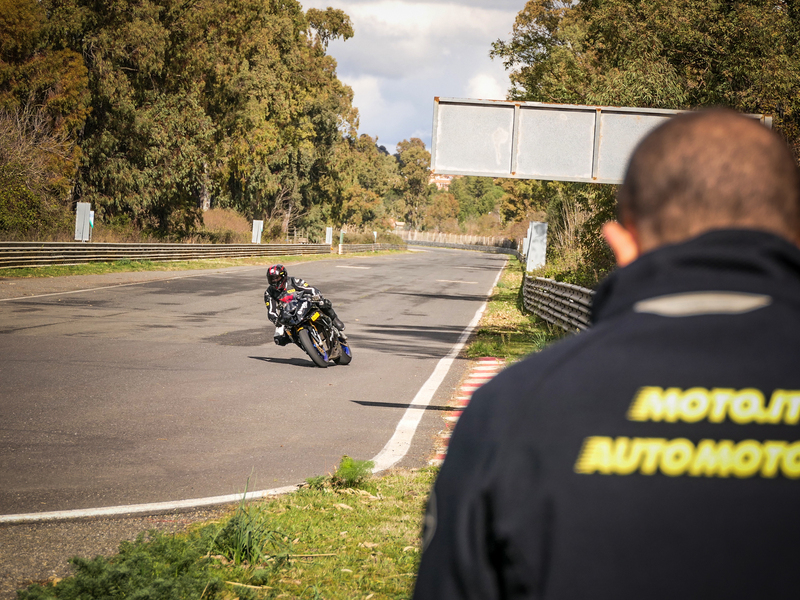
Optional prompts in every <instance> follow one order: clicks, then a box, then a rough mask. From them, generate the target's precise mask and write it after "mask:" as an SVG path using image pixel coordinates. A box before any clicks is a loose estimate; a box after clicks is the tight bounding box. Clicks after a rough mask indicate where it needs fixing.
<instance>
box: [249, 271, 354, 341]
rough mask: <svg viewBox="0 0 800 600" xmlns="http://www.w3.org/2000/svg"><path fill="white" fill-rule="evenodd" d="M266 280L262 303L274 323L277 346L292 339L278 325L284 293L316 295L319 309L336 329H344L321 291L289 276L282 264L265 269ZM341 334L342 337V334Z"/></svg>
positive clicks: (297, 278)
mask: <svg viewBox="0 0 800 600" xmlns="http://www.w3.org/2000/svg"><path fill="white" fill-rule="evenodd" d="M267 282H268V283H269V286H268V287H267V289H266V290H264V304H266V306H267V317H268V318H269V320H270V321H272V322H273V323H274V324H275V337H274V339H275V343H276V344H278V345H279V346H285V345H286V344H288V343H289V342H291V341H292V338H291V337H289V334H288V333H286V329H285V327H284V326H283V325H278V319H279V317H280V316H281V310H282V308H281V303H280V298H281V296H283V295H284V294H286V293H295V294H303V295H309V296H318V297H319V302H320V310H321V311H322V312H323V313H325V315H326V316H328V317H329V318H330V320H331V321H333V324H334V326H335V327H336V329H338V330H339V331H340V332H341V331H343V330H344V323H342V321H341V320H340V319H339V317H338V316H336V311H334V310H333V305H332V304H331V301H330V300H328V299H326V298H323V297H322V293H321V292H320V291H319V290H318V289H317V288H315V287H312V286H310V285H308V284H307V283H306V282H305V281H303V280H302V279H300V278H299V277H289V274H288V273H287V272H286V267H284V266H283V265H281V264H278V265H272V266H271V267H270V268H269V269H267ZM341 335H342V337H344V334H341Z"/></svg>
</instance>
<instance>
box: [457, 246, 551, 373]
mask: <svg viewBox="0 0 800 600" xmlns="http://www.w3.org/2000/svg"><path fill="white" fill-rule="evenodd" d="M523 275H524V270H523V267H522V265H521V264H520V262H519V261H518V260H517V259H516V258H511V259H510V260H509V262H508V266H507V267H506V269H504V270H503V274H502V275H501V276H500V280H499V281H498V282H497V286H496V287H495V288H494V290H493V292H492V297H491V298H490V300H489V303H488V305H487V307H486V312H485V313H484V315H483V318H482V319H481V322H480V325H479V327H478V330H477V332H476V333H475V336H474V338H473V340H472V341H471V342H470V343H469V344H468V345H467V347H466V349H465V351H464V353H465V355H466V356H467V358H480V357H481V356H494V357H496V358H504V359H506V360H507V361H509V362H513V361H515V360H518V359H520V358H522V357H523V356H526V355H528V354H530V353H531V352H538V351H539V350H541V349H542V348H544V347H545V346H546V345H547V344H549V343H550V342H552V341H554V340H557V339H560V338H562V337H563V336H564V331H563V330H562V329H561V328H559V327H554V326H552V325H550V324H549V323H547V322H546V321H544V320H542V319H540V318H538V317H536V316H535V315H532V314H530V313H528V312H526V311H525V310H524V309H523V306H522V292H521V289H522V280H523Z"/></svg>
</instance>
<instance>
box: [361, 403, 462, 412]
mask: <svg viewBox="0 0 800 600" xmlns="http://www.w3.org/2000/svg"><path fill="white" fill-rule="evenodd" d="M350 402H352V403H353V404H360V405H361V406H374V407H377V408H418V409H420V410H442V411H451V410H456V409H454V408H453V407H452V406H435V405H434V406H430V405H429V406H424V405H422V404H401V403H399V402H366V401H364V400H351V401H350Z"/></svg>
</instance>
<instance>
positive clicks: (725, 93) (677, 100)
mask: <svg viewBox="0 0 800 600" xmlns="http://www.w3.org/2000/svg"><path fill="white" fill-rule="evenodd" d="M799 37H800V3H799V2H797V0H738V1H728V0H724V1H723V0H712V1H706V0H652V1H650V2H642V1H641V0H582V1H580V2H568V1H559V0H529V1H528V2H527V3H526V5H525V7H524V8H523V9H522V10H521V11H520V13H519V14H518V15H517V18H516V21H515V23H514V28H513V31H512V34H511V37H510V39H508V40H498V41H497V42H495V43H494V44H493V48H492V56H493V57H495V58H499V59H501V60H502V61H503V63H504V64H505V66H506V67H507V68H508V69H509V70H510V71H511V84H512V87H511V90H510V92H509V97H510V98H513V99H518V100H532V101H539V102H563V103H573V104H600V105H612V106H636V107H651V108H670V109H690V108H696V107H702V106H716V105H722V106H729V107H731V108H734V109H736V110H740V111H743V112H750V113H766V114H771V115H773V116H774V128H775V129H776V130H777V131H778V132H780V133H782V134H783V135H784V136H785V137H786V139H787V140H788V141H789V142H790V144H792V145H793V147H794V148H795V152H796V153H798V154H800V44H798V41H799V40H798V38H799ZM567 187H568V188H569V196H570V197H571V198H572V199H573V200H574V201H577V202H578V204H582V205H583V207H584V208H585V209H590V212H591V216H590V218H589V220H588V221H587V222H586V225H585V226H584V228H583V231H582V232H581V239H582V245H583V250H584V255H585V258H586V261H585V264H586V266H587V267H588V268H589V269H594V270H596V271H598V272H602V271H604V270H607V269H608V268H609V267H610V263H609V255H608V253H607V252H605V251H602V249H601V248H600V246H601V245H602V244H601V242H600V241H599V239H598V238H599V236H598V226H599V223H600V221H601V219H600V218H599V215H610V214H612V213H613V202H614V200H613V198H614V195H613V191H602V190H598V189H596V188H595V189H593V186H591V185H589V184H572V185H568V186H567ZM511 188H513V189H510V190H509V188H508V187H507V191H509V192H510V195H511V196H512V197H516V198H519V199H520V201H521V202H520V203H519V204H518V205H516V206H507V207H506V208H505V210H506V212H507V213H509V215H510V214H511V213H513V214H514V215H515V216H519V215H521V214H522V213H524V212H526V211H527V210H529V209H530V208H532V207H533V208H538V209H539V210H547V204H548V202H550V201H556V200H557V199H558V198H559V196H560V195H562V196H563V191H564V189H565V188H564V185H563V184H552V183H531V182H520V183H518V184H515V185H513V186H511ZM592 206H594V208H592ZM550 212H552V210H551V211H550Z"/></svg>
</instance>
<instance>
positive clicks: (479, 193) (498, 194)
mask: <svg viewBox="0 0 800 600" xmlns="http://www.w3.org/2000/svg"><path fill="white" fill-rule="evenodd" d="M450 192H451V193H452V194H453V195H454V196H455V198H456V200H457V201H458V220H459V221H460V222H461V223H464V222H465V221H467V220H468V219H475V218H477V217H480V216H481V215H485V214H488V213H490V212H491V211H493V210H495V208H497V204H498V201H499V200H500V199H501V198H502V197H503V196H504V195H505V192H504V191H503V188H502V187H501V186H499V185H496V184H495V183H494V180H493V179H492V178H491V177H473V176H467V177H458V178H456V179H454V180H453V181H452V182H451V184H450Z"/></svg>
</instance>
